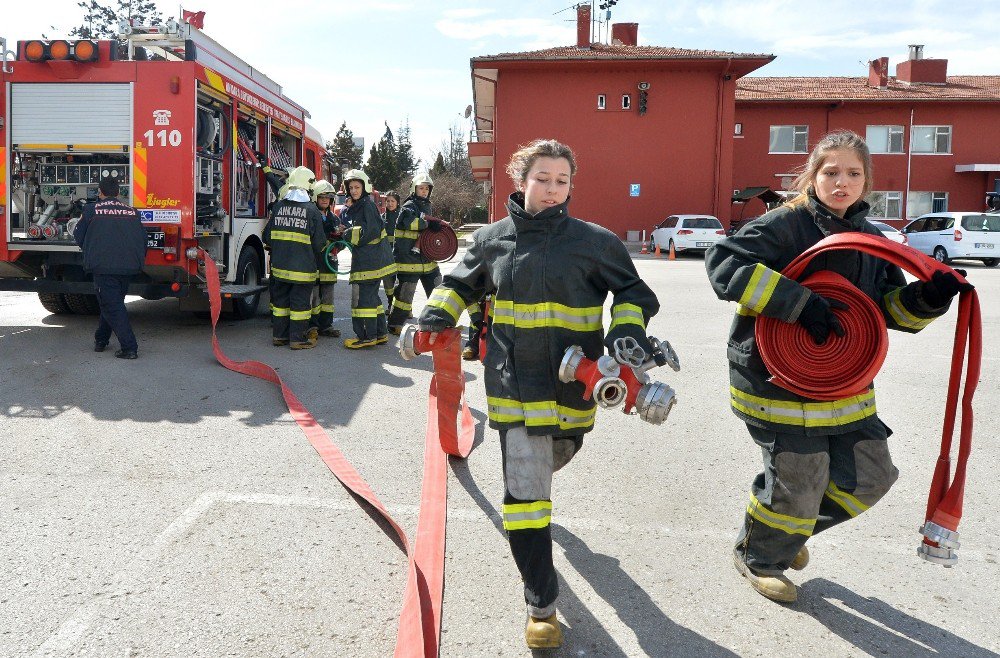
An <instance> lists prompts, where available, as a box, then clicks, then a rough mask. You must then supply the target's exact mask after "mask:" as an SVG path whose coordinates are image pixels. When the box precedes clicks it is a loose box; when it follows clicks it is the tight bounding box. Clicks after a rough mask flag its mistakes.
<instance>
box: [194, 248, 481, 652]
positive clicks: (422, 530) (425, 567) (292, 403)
mask: <svg viewBox="0 0 1000 658" xmlns="http://www.w3.org/2000/svg"><path fill="white" fill-rule="evenodd" d="M199 258H200V259H201V260H202V261H203V262H204V265H205V278H206V280H207V283H208V291H209V299H210V300H211V315H212V351H213V353H214V354H215V358H216V359H217V360H218V362H219V363H220V364H222V365H223V366H224V367H225V368H228V369H229V370H232V371H234V372H238V373H242V374H244V375H250V376H251V377H257V378H258V379H263V380H266V381H269V382H272V383H274V384H277V385H278V386H279V387H281V394H282V396H283V397H284V399H285V404H286V405H288V411H289V412H290V413H291V414H292V418H294V419H295V422H296V423H297V424H298V426H299V427H300V428H301V429H302V432H303V433H304V434H305V435H306V438H307V439H309V443H310V444H312V447H313V448H314V449H315V450H316V452H317V453H319V456H320V458H321V459H322V460H323V463H324V464H326V466H327V468H329V469H330V471H331V472H332V473H333V474H334V475H335V476H336V477H337V479H338V480H340V482H341V483H342V484H343V485H344V486H345V487H347V488H348V489H349V490H350V491H352V492H353V493H355V494H357V495H358V496H360V497H361V498H363V499H365V500H366V501H368V503H369V504H371V505H372V507H374V508H375V509H376V510H378V512H379V513H380V514H381V515H382V517H383V518H385V520H386V521H387V522H388V523H389V525H391V526H392V528H393V530H395V532H396V535H397V536H398V537H399V539H400V541H401V542H402V543H403V547H404V548H405V550H406V554H407V558H408V568H407V579H406V590H405V593H404V595H403V607H402V611H401V612H400V614H399V634H398V635H397V637H396V651H395V655H396V656H397V657H404V656H405V657H416V656H424V657H425V658H429V657H432V656H437V655H438V643H439V640H440V634H441V603H442V600H443V598H444V545H445V530H446V523H447V503H448V489H447V487H448V471H447V462H448V455H453V456H456V457H462V458H464V457H467V456H468V455H469V453H470V452H471V451H472V442H473V438H474V433H475V422H474V421H473V419H472V414H471V412H470V411H469V406H468V403H467V402H466V399H465V378H464V375H463V373H462V360H461V350H462V347H461V335H460V333H459V332H458V330H457V329H450V330H447V331H444V332H441V334H439V336H438V338H437V340H436V341H435V342H434V344H433V345H428V344H426V338H425V339H424V343H421V345H420V347H421V348H422V350H421V351H423V352H431V353H432V354H433V357H434V376H433V377H432V378H431V384H430V391H429V396H428V398H429V399H428V406H427V431H426V434H425V442H424V473H423V482H422V484H421V493H420V514H419V517H418V519H417V534H416V540H415V541H414V543H413V544H412V545H411V544H410V542H409V540H408V539H407V536H406V532H405V531H404V530H403V528H402V526H400V525H399V523H397V522H396V521H395V519H393V518H392V516H391V515H390V514H389V512H388V510H386V508H385V505H383V504H382V501H380V500H379V498H378V496H377V495H376V494H375V491H374V490H372V488H371V487H370V486H369V485H368V483H367V482H366V481H365V479H364V478H363V477H361V474H360V473H358V471H357V470H356V469H355V468H354V467H353V466H352V465H351V463H350V462H349V461H348V460H347V458H346V457H345V456H344V454H343V453H342V452H341V451H340V449H339V448H337V446H336V445H335V444H334V443H333V441H332V440H331V439H330V436H329V435H328V434H327V433H326V432H325V431H324V430H323V428H322V427H320V426H319V424H318V423H317V422H316V419H315V418H313V416H312V414H310V413H309V411H308V410H307V409H306V408H305V405H303V404H302V402H301V401H299V399H298V398H297V397H296V396H295V394H294V393H293V392H292V390H291V389H290V388H288V386H287V385H286V384H285V383H284V382H283V381H281V378H280V377H279V376H278V373H277V372H275V370H274V369H273V368H272V367H271V366H269V365H267V364H265V363H261V362H260V361H233V360H232V359H230V358H229V357H227V356H226V355H225V353H223V351H222V348H221V347H220V346H219V339H218V336H217V335H216V332H215V327H216V323H217V322H218V320H219V313H220V311H221V308H222V302H221V299H220V294H219V292H220V289H219V272H218V269H217V268H216V265H215V262H214V260H213V259H212V258H211V257H210V256H209V255H208V254H207V253H205V251H204V250H201V251H200V253H199ZM459 416H461V429H460V430H459V427H458V426H457V419H458V417H459Z"/></svg>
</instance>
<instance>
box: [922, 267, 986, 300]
mask: <svg viewBox="0 0 1000 658" xmlns="http://www.w3.org/2000/svg"><path fill="white" fill-rule="evenodd" d="M955 271H956V272H958V273H959V274H961V275H962V276H963V277H964V276H965V270H955ZM974 288H975V286H974V285H972V284H971V283H960V282H959V280H958V277H956V276H955V275H954V274H952V273H951V272H942V271H941V270H938V271H936V272H934V274H932V275H931V280H930V281H924V282H923V283H922V284H920V296H921V297H923V298H924V301H925V302H927V305H928V306H930V307H932V308H941V307H942V306H944V305H945V304H947V303H948V302H950V301H951V298H952V297H954V296H955V295H957V294H958V293H960V292H966V291H969V290H972V289H974Z"/></svg>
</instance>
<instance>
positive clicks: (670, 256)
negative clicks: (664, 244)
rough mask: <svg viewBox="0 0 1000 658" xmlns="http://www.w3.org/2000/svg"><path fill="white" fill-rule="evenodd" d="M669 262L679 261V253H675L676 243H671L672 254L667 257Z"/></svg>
mask: <svg viewBox="0 0 1000 658" xmlns="http://www.w3.org/2000/svg"><path fill="white" fill-rule="evenodd" d="M667 258H668V259H669V260H677V252H675V251H674V243H673V241H671V242H670V253H669V254H668V255H667Z"/></svg>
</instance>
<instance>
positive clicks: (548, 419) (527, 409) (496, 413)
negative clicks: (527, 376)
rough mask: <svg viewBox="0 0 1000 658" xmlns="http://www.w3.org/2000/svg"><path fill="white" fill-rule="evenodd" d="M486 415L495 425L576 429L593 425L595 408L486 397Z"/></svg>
mask: <svg viewBox="0 0 1000 658" xmlns="http://www.w3.org/2000/svg"><path fill="white" fill-rule="evenodd" d="M486 403H487V414H488V416H489V418H490V420H492V421H495V422H497V423H524V425H525V426H526V427H545V426H552V425H558V426H559V429H564V430H565V429H577V428H581V427H590V426H591V425H593V424H594V416H595V415H596V413H597V408H596V407H594V408H592V409H589V410H586V409H573V408H572V407H566V406H563V405H561V404H557V403H556V402H555V401H553V400H544V401H541V402H520V401H518V400H511V399H509V398H495V397H487V398H486Z"/></svg>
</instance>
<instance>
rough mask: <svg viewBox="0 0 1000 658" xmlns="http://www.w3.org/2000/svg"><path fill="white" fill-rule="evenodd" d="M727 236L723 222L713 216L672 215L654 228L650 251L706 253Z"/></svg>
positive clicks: (650, 240)
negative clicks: (658, 247)
mask: <svg viewBox="0 0 1000 658" xmlns="http://www.w3.org/2000/svg"><path fill="white" fill-rule="evenodd" d="M725 235H726V231H725V229H723V228H722V222H720V221H719V220H718V219H716V218H715V217H712V216H711V215H671V216H670V217H667V218H666V219H664V220H663V221H662V222H660V223H659V224H657V225H656V226H655V227H653V233H652V235H651V236H650V239H649V249H650V250H651V251H652V250H654V249H656V245H659V246H660V250H661V251H669V250H670V245H671V244H673V245H674V251H676V252H677V253H680V252H682V251H690V252H694V253H697V252H704V251H705V250H707V249H708V248H709V247H711V246H712V245H714V244H715V243H716V242H718V241H719V240H721V239H722V237H723V236H725Z"/></svg>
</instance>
